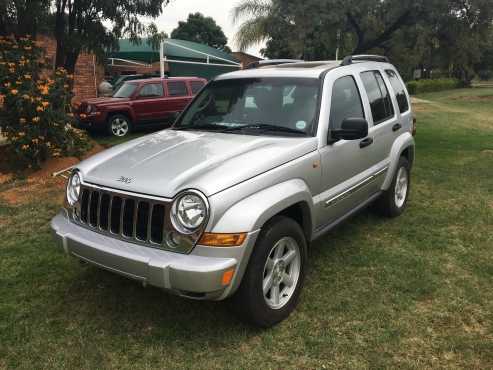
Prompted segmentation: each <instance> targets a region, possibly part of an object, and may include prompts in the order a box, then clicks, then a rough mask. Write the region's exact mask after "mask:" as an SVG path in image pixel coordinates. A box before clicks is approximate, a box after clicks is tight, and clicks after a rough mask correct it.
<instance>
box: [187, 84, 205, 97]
mask: <svg viewBox="0 0 493 370" xmlns="http://www.w3.org/2000/svg"><path fill="white" fill-rule="evenodd" d="M204 85H205V83H204V82H203V81H190V88H191V89H192V94H193V95H196V94H197V93H198V92H199V91H200V89H202V88H203V87H204Z"/></svg>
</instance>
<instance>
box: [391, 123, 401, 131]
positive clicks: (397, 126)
mask: <svg viewBox="0 0 493 370" xmlns="http://www.w3.org/2000/svg"><path fill="white" fill-rule="evenodd" d="M401 128H402V125H401V124H400V123H396V124H395V125H394V126H392V131H394V132H396V131H399V130H400V129H401Z"/></svg>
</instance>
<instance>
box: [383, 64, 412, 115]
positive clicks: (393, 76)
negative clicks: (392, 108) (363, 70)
mask: <svg viewBox="0 0 493 370" xmlns="http://www.w3.org/2000/svg"><path fill="white" fill-rule="evenodd" d="M385 73H387V76H388V77H389V80H390V84H391V85H392V89H394V93H395V98H396V99H397V104H398V105H399V111H400V112H401V113H405V112H407V111H408V110H409V102H408V101H407V96H406V90H405V88H404V84H403V83H402V81H401V79H400V78H399V76H397V73H395V71H392V70H391V69H387V70H386V71H385Z"/></svg>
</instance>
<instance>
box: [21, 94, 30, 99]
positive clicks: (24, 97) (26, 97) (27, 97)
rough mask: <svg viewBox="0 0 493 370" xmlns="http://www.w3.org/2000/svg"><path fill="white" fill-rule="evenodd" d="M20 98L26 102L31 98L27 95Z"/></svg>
mask: <svg viewBox="0 0 493 370" xmlns="http://www.w3.org/2000/svg"><path fill="white" fill-rule="evenodd" d="M22 98H23V99H26V100H28V99H30V98H31V97H30V96H29V95H27V94H24V95H22Z"/></svg>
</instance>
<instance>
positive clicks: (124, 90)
mask: <svg viewBox="0 0 493 370" xmlns="http://www.w3.org/2000/svg"><path fill="white" fill-rule="evenodd" d="M136 88H137V85H136V84H132V83H127V82H126V83H124V84H123V85H121V87H120V88H118V90H116V91H115V93H114V94H113V97H114V98H129V97H130V96H132V94H133V93H134V91H135V89H136Z"/></svg>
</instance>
